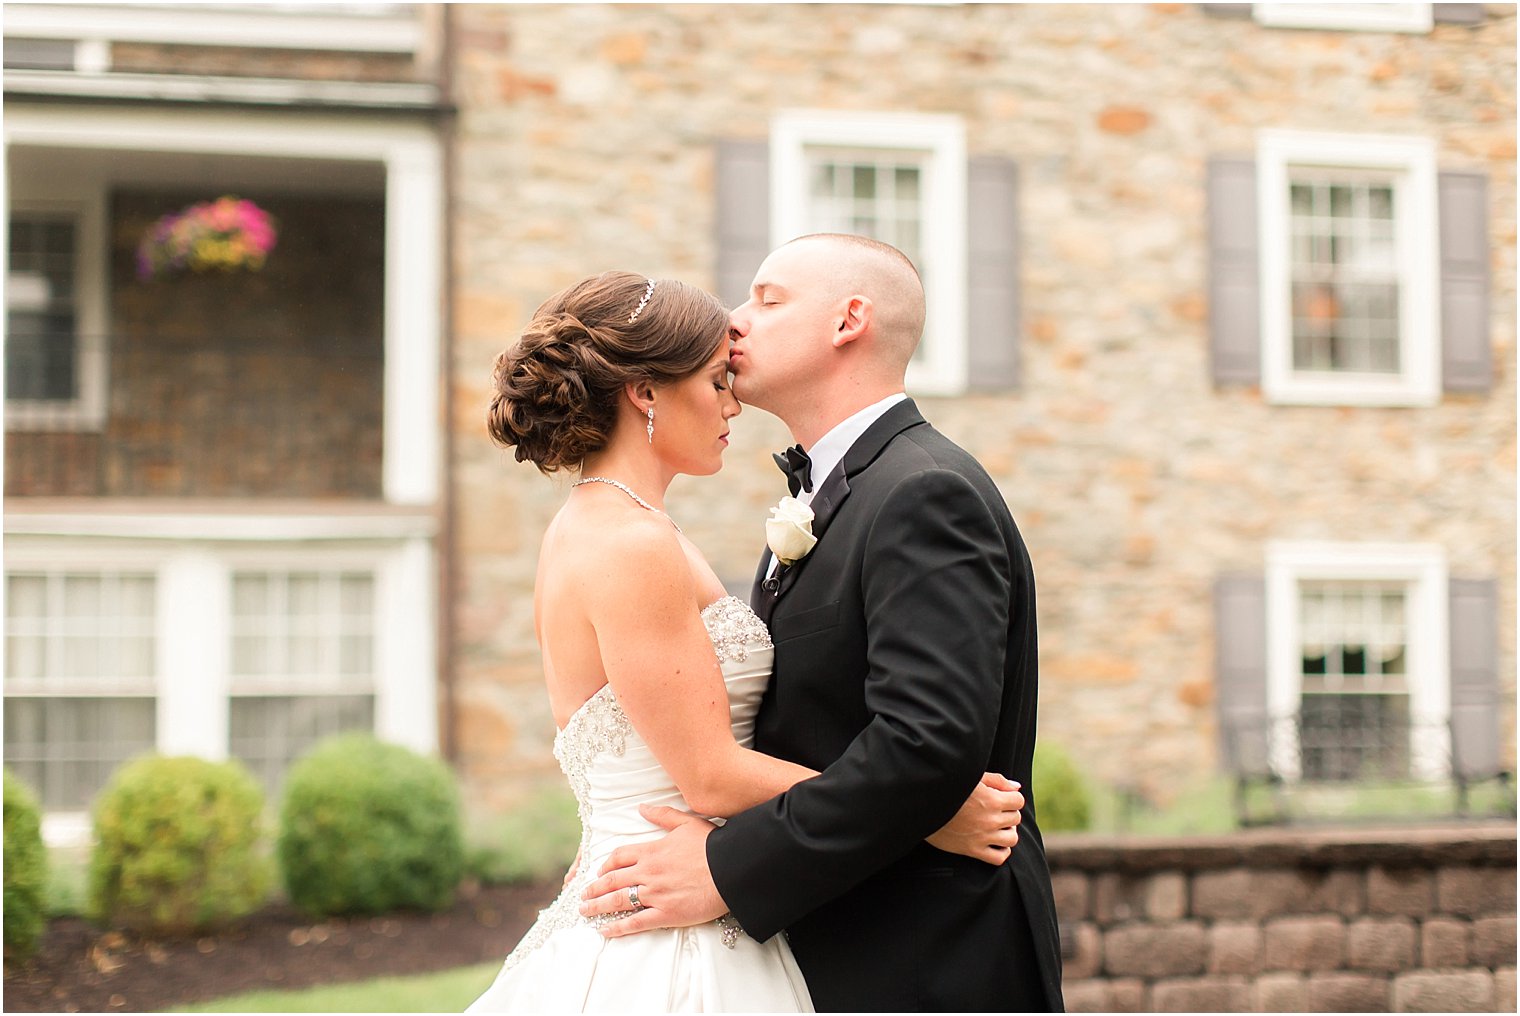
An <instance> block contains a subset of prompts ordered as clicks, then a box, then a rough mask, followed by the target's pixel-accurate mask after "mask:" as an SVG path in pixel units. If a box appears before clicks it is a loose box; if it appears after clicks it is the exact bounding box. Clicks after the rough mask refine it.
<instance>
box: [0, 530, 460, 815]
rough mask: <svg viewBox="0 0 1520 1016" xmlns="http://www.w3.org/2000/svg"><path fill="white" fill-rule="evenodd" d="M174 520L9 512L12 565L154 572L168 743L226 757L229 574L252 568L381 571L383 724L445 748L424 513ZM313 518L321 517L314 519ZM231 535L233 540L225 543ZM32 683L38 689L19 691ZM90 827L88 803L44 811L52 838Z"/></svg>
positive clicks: (428, 747) (414, 740)
mask: <svg viewBox="0 0 1520 1016" xmlns="http://www.w3.org/2000/svg"><path fill="white" fill-rule="evenodd" d="M167 521H168V522H169V523H170V524H172V526H173V527H174V528H176V529H177V530H178V532H177V533H176V536H178V537H180V539H176V540H154V539H151V538H148V539H144V538H143V537H142V536H141V535H139V534H141V533H142V532H143V528H147V529H148V530H149V531H151V524H150V525H148V526H146V527H141V528H140V527H134V526H133V524H132V518H131V517H129V516H108V517H104V518H97V519H95V520H93V522H94V523H95V525H94V526H93V530H94V535H80V534H68V535H37V534H35V530H37V529H44V528H48V527H49V526H48V523H47V522H46V520H45V519H44V520H42V521H41V524H40V525H39V524H35V523H34V525H33V532H32V533H27V534H24V535H23V534H18V533H16V532H14V530H13V525H14V524H13V523H12V522H11V521H10V520H8V524H7V529H8V530H11V531H8V532H7V534H6V547H5V571H6V573H7V574H9V573H11V572H13V571H15V572H27V571H50V572H52V571H69V570H71V569H74V568H78V569H81V570H87V571H89V570H95V571H98V570H100V569H102V568H104V569H107V570H112V571H120V570H133V571H142V572H151V573H152V574H154V575H155V577H156V581H157V587H158V603H157V609H158V618H157V622H156V639H157V641H156V650H157V668H156V669H157V674H156V675H155V677H154V684H155V687H154V692H153V694H154V697H155V700H156V710H157V717H156V734H155V737H156V747H157V749H158V750H159V751H161V752H163V753H165V754H170V755H196V756H199V757H201V758H206V759H210V760H213V761H222V760H225V759H226V758H227V757H228V747H229V744H228V741H229V730H228V717H229V711H230V707H231V694H232V678H231V662H232V661H231V645H232V638H231V635H232V575H233V572H235V571H237V570H240V569H244V568H251V569H259V570H264V569H273V570H276V571H279V570H292V569H294V570H312V569H315V570H319V571H325V570H332V569H362V570H365V571H372V572H373V573H374V576H375V602H374V611H375V622H374V624H375V627H374V647H373V653H374V657H373V659H374V671H373V687H372V692H373V694H374V697H375V706H374V733H375V735H376V736H377V737H379V738H382V739H383V740H386V741H390V742H393V743H395V744H401V745H404V746H406V747H408V748H411V749H412V750H414V751H418V752H422V753H424V754H435V753H436V752H437V751H438V687H437V654H436V649H435V647H436V631H435V623H436V617H435V604H436V603H437V596H436V591H435V588H434V587H435V585H436V582H435V578H434V576H435V571H436V569H435V562H434V557H433V547H432V541H431V535H430V533H425V532H423V531H422V529H421V528H419V526H420V523H419V522H417V521H411V520H402V519H389V520H387V519H376V520H375V523H376V525H374V526H372V527H369V528H370V529H372V532H366V524H365V522H364V521H362V520H360V519H356V518H349V519H346V520H345V519H338V520H325V519H311V520H306V519H303V518H302V517H300V516H283V517H280V516H276V517H271V518H269V519H267V520H266V519H261V518H259V517H257V516H247V517H238V516H233V517H223V518H217V519H214V520H210V521H211V524H209V525H205V526H204V527H203V528H202V529H201V530H200V531H198V530H197V522H198V521H202V522H205V521H208V520H206V519H201V518H200V517H197V516H178V517H175V518H173V519H168V520H167ZM307 522H311V523H312V524H311V525H310V526H306V525H305V523H307ZM101 523H105V524H104V525H102V524H101ZM334 523H335V524H334ZM345 523H346V525H347V527H348V529H349V534H348V535H349V536H350V538H349V539H346V540H345V539H343V538H342V537H340V536H338V535H337V530H338V529H340V528H342V527H343V525H344V524H345ZM52 528H54V529H56V528H58V527H57V526H56V524H55V525H54V526H52ZM407 530H410V532H407ZM276 533H278V534H279V536H286V537H290V538H294V539H300V538H301V536H302V535H305V536H306V537H308V538H309V539H307V540H302V542H301V544H300V546H299V548H298V547H297V546H295V545H292V544H290V543H282V542H272V543H271V542H268V541H269V540H270V539H271V538H272V537H273V538H274V539H276V540H278V539H279V536H274V534H276ZM403 534H404V535H403ZM398 536H400V537H401V538H400V539H397V537H398ZM197 537H200V538H199V539H197ZM229 540H230V541H234V542H224V541H229ZM30 693H31V689H27V690H26V691H24V692H22V694H30ZM102 695H109V690H105V691H103V692H102ZM89 828H90V823H89V816H88V815H86V814H84V813H82V812H49V813H48V814H47V815H45V816H44V836H45V838H46V839H47V840H48V842H49V843H51V844H53V845H66V844H78V843H81V842H85V841H87V839H88V835H89Z"/></svg>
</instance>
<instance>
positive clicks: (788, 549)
mask: <svg viewBox="0 0 1520 1016" xmlns="http://www.w3.org/2000/svg"><path fill="white" fill-rule="evenodd" d="M765 542H766V543H767V544H768V545H769V546H770V548H771V553H773V554H775V555H776V560H778V561H780V562H781V563H782V564H784V565H793V564H796V563H797V562H798V561H801V560H802V559H803V558H805V557H807V556H808V553H809V552H810V551H811V550H812V549H813V544H815V543H817V542H818V537H816V536H814V535H813V509H811V508H809V507H808V506H807V505H805V504H803V503H802V502H801V501H799V500H797V499H796V498H795V497H784V498H782V499H781V501H780V502H779V503H778V504H777V505H776V507H774V508H772V509H771V517H770V518H769V519H766V521H765Z"/></svg>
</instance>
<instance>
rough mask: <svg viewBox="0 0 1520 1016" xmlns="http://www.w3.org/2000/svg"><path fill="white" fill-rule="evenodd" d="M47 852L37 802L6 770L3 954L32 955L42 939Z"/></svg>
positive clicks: (40, 813)
mask: <svg viewBox="0 0 1520 1016" xmlns="http://www.w3.org/2000/svg"><path fill="white" fill-rule="evenodd" d="M46 886H47V849H46V848H45V847H44V846H43V845H42V811H41V809H40V808H38V807H37V799H36V798H35V797H33V796H32V792H31V791H30V790H28V789H27V786H26V784H24V783H22V782H21V781H20V780H19V779H17V778H16V777H15V776H12V775H11V771H10V770H9V769H7V770H5V955H6V958H7V959H9V958H11V957H15V958H17V959H21V958H24V957H26V956H29V955H31V953H32V950H34V949H36V948H37V940H38V939H39V938H41V937H42V926H43V916H44V914H43V907H44V903H45V900H46V894H45V891H44V890H45V888H46Z"/></svg>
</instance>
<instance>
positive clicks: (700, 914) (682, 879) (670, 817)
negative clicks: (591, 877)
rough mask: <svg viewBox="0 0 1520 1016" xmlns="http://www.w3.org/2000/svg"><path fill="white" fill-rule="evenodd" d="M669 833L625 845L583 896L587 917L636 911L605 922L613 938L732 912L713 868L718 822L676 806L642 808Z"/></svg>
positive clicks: (701, 921) (605, 929)
mask: <svg viewBox="0 0 1520 1016" xmlns="http://www.w3.org/2000/svg"><path fill="white" fill-rule="evenodd" d="M639 812H640V814H642V815H643V816H644V817H645V818H647V819H648V820H649V821H651V822H653V823H654V824H655V825H658V826H660V827H661V828H663V829H668V830H670V832H669V834H668V835H666V836H662V837H660V838H659V839H657V840H651V841H650V842H648V843H635V844H632V845H630V846H626V847H619V848H617V849H616V850H614V851H613V852H612V855H611V856H610V857H608V858H607V863H606V864H604V865H602V870H601V872H600V875H599V877H598V878H597V879H596V880H595V881H594V882H592V883H591V884H590V885H589V886H587V887H586V891H585V892H584V893H582V894H581V896H582V899H583V900H584V901H585V902H583V903H582V904H581V908H580V910H581V913H582V914H583V915H584V916H586V917H594V916H596V915H598V914H618V913H623V912H625V911H628V910H633V911H635V912H634V913H631V914H629V915H628V916H627V917H622V918H619V919H617V920H615V921H610V922H608V923H607V924H604V925H603V926H602V928H601V932H602V934H603V935H605V936H606V937H608V938H618V937H619V936H622V935H632V934H634V933H635V932H640V931H648V930H649V929H651V928H685V927H688V926H690V925H694V924H705V923H707V922H708V921H711V920H715V919H716V918H719V917H722V916H723V915H724V914H726V913H727V912H728V906H727V905H726V904H725V903H724V902H723V897H721V896H719V895H718V888H717V886H715V885H713V880H712V873H711V872H709V871H708V870H707V836H708V834H709V833H711V832H712V831H713V829H714V828H715V827H714V826H713V824H712V823H710V822H708V821H706V820H704V819H700V818H697V817H696V816H695V815H688V814H687V813H686V812H683V811H677V810H676V809H674V808H651V807H649V806H648V805H644V806H641V807H640V808H639Z"/></svg>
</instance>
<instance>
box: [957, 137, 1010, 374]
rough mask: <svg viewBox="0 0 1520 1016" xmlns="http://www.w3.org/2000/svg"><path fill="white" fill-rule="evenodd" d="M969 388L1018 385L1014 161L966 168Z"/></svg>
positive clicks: (996, 159)
mask: <svg viewBox="0 0 1520 1016" xmlns="http://www.w3.org/2000/svg"><path fill="white" fill-rule="evenodd" d="M966 213H967V215H966V219H967V221H966V243H967V247H968V252H969V257H968V259H967V292H966V297H967V300H968V301H969V305H968V306H967V308H966V311H967V313H966V328H967V332H968V334H967V337H966V345H967V348H966V367H967V369H966V375H967V377H966V384H967V387H968V388H969V389H971V390H972V391H990V390H1000V389H1009V388H1014V387H1016V386H1017V385H1018V383H1019V333H1020V328H1019V311H1020V307H1019V172H1018V166H1017V165H1016V164H1015V163H1014V162H1013V160H1011V159H1007V158H1003V157H1002V156H977V157H975V158H973V159H971V160H970V161H969V162H968V164H967V166H966Z"/></svg>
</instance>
